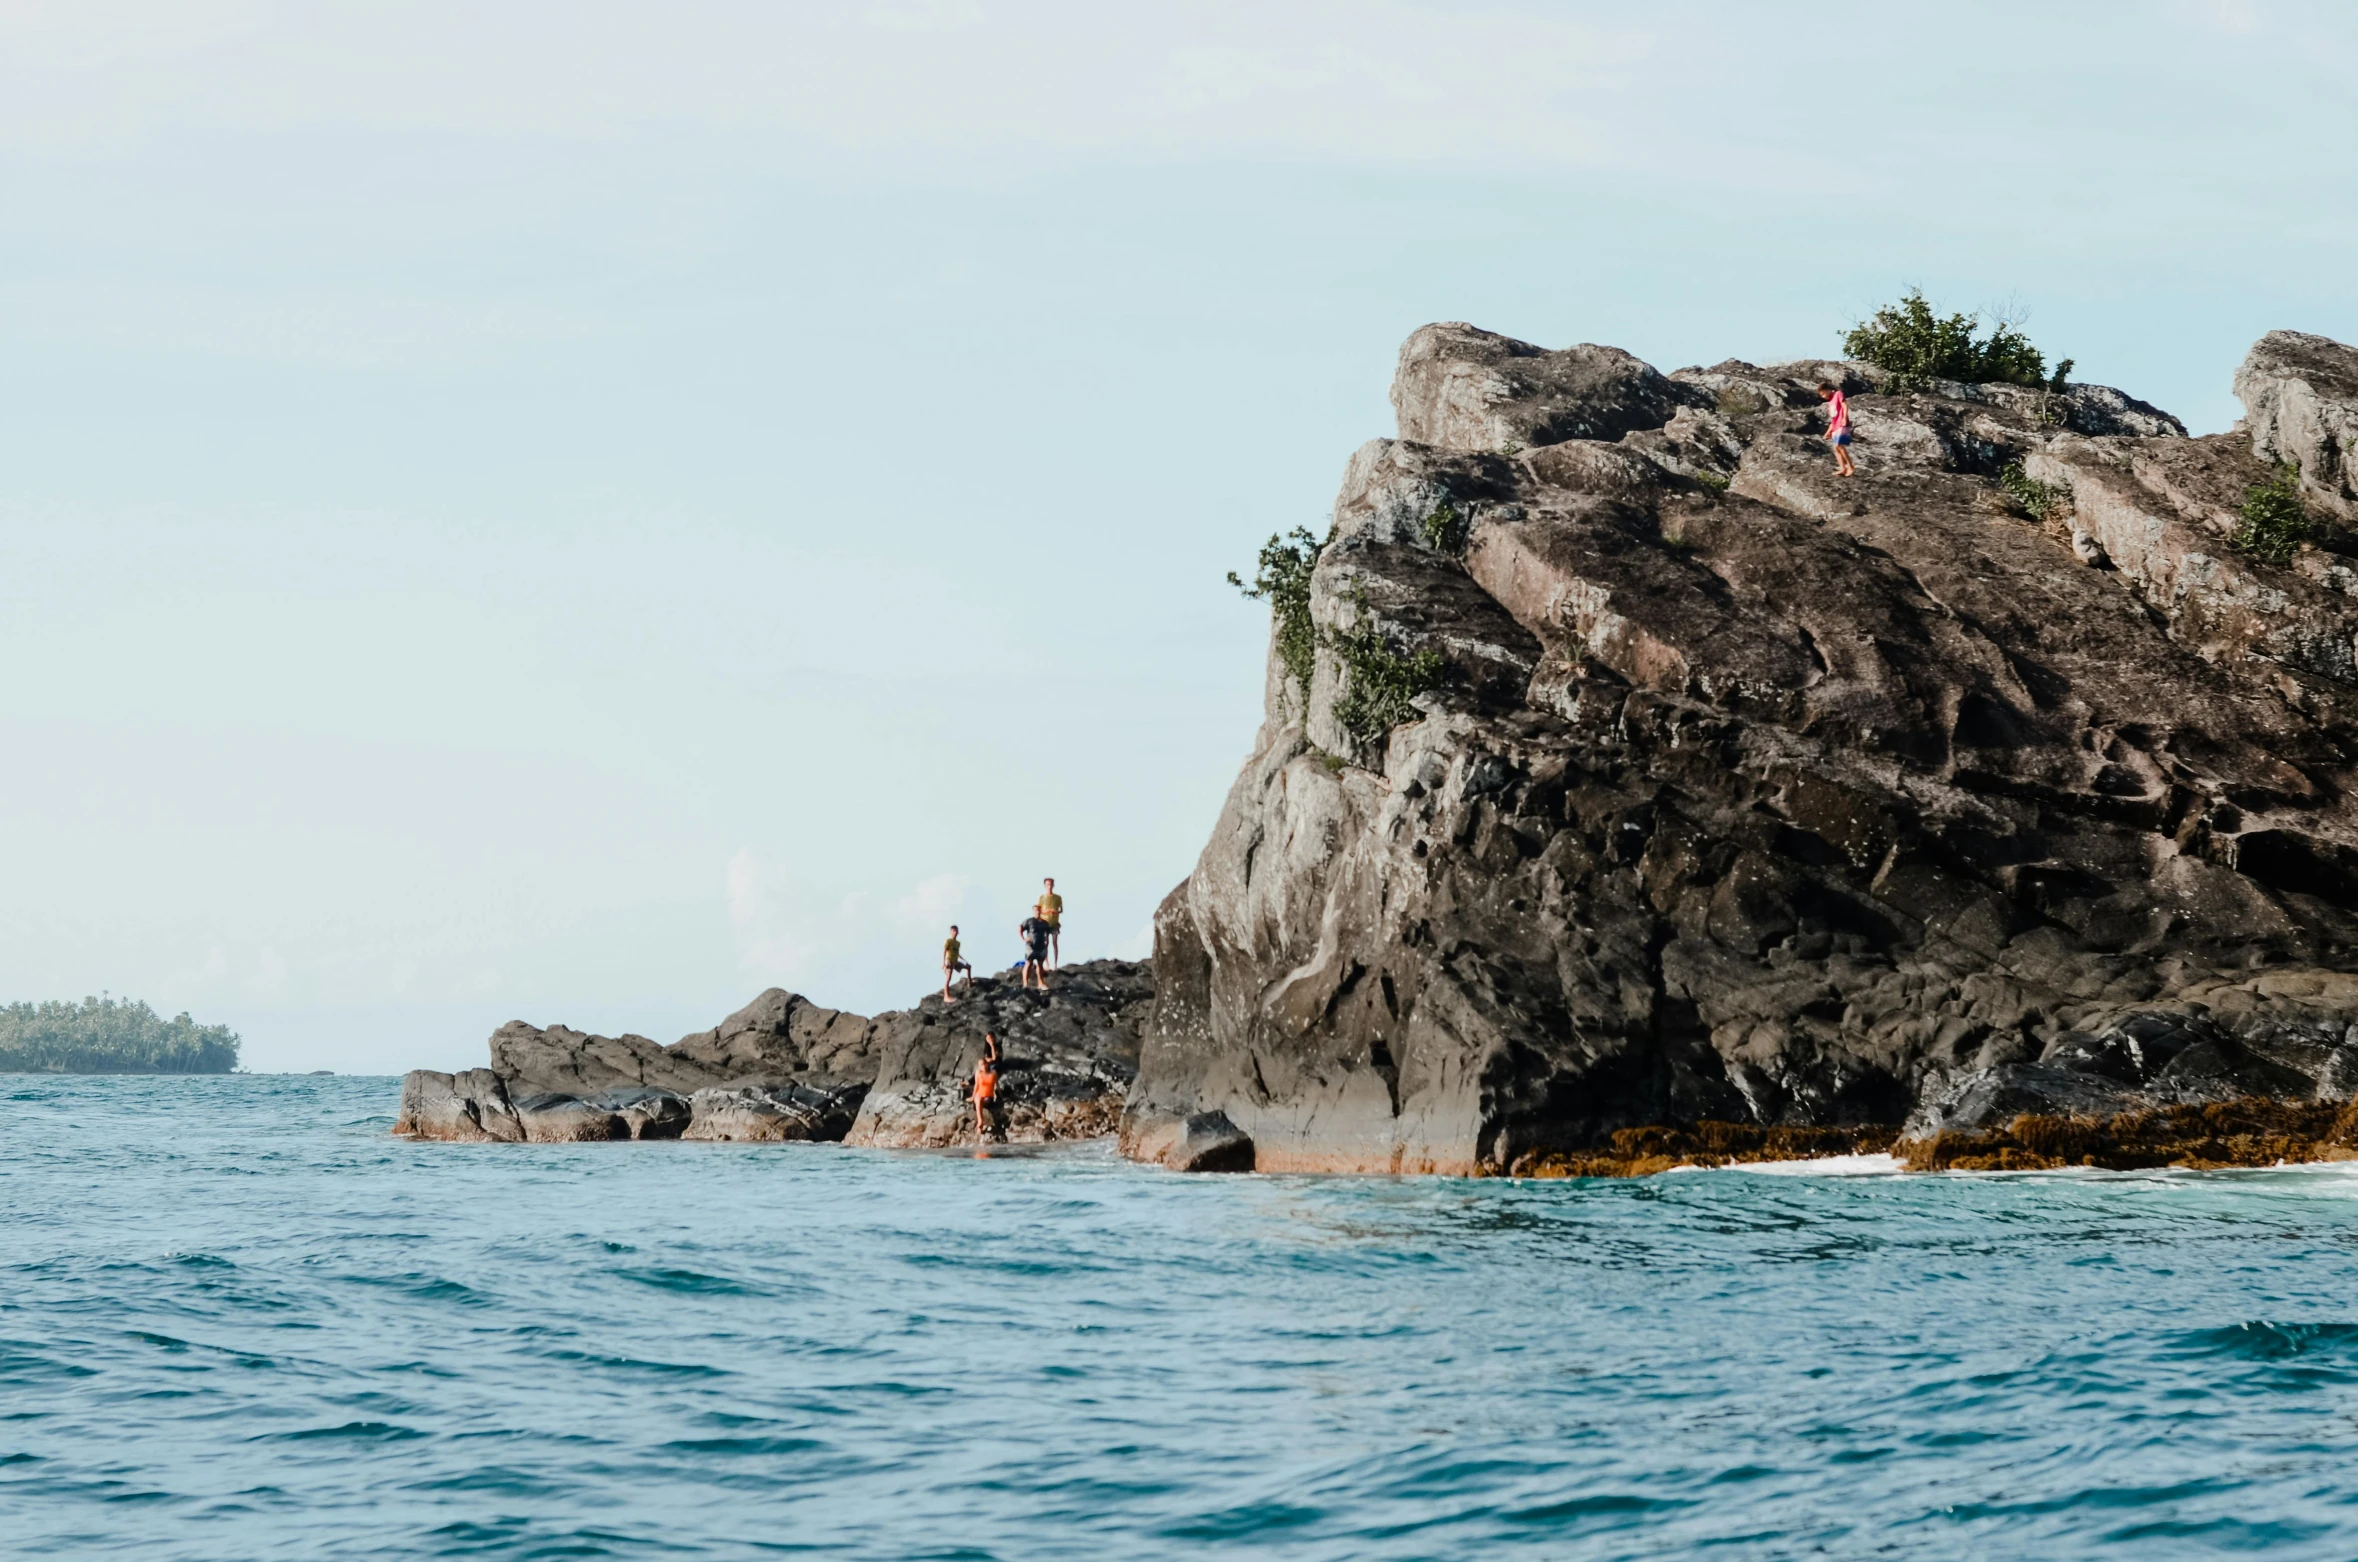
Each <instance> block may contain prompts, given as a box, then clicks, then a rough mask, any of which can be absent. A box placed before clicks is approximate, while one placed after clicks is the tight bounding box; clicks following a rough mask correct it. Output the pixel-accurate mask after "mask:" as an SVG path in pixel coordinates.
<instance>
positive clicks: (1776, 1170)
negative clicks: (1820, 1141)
mask: <svg viewBox="0 0 2358 1562" xmlns="http://www.w3.org/2000/svg"><path fill="white" fill-rule="evenodd" d="M1906 1169H1907V1168H1906V1167H1904V1166H1902V1165H1900V1163H1899V1157H1898V1156H1896V1155H1821V1156H1818V1157H1816V1158H1815V1159H1812V1160H1806V1161H1740V1162H1738V1163H1737V1164H1736V1165H1734V1166H1731V1167H1729V1168H1728V1170H1730V1171H1741V1172H1757V1173H1758V1174H1760V1175H1761V1176H1763V1177H1884V1176H1889V1175H1890V1174H1891V1173H1893V1172H1898V1171H1905V1170H1906Z"/></svg>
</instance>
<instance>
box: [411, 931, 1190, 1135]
mask: <svg viewBox="0 0 2358 1562" xmlns="http://www.w3.org/2000/svg"><path fill="white" fill-rule="evenodd" d="M1153 993H1154V984H1153V978H1152V975H1151V972H1150V970H1149V968H1148V967H1147V966H1146V965H1145V964H1144V963H1142V962H1137V961H1122V960H1097V961H1091V962H1088V963H1086V964H1082V965H1074V966H1068V967H1066V968H1065V969H1064V970H1063V971H1062V972H1060V973H1058V974H1057V975H1056V976H1054V977H1052V978H1051V982H1050V986H1049V989H1048V991H1047V992H1045V993H1042V992H1039V991H1037V990H1034V991H1030V992H1026V991H1024V990H1023V989H1022V988H1021V987H1019V986H1018V985H1017V984H1015V983H1012V982H1009V981H1006V980H1004V979H994V978H988V977H986V978H983V979H981V980H979V981H976V982H975V983H973V984H972V986H971V988H969V989H966V990H965V991H964V994H963V996H962V997H961V998H960V1001H959V1002H957V1003H955V1004H952V1005H950V1006H948V1007H946V1008H945V1007H944V1006H943V1004H942V1002H941V999H940V998H939V997H938V996H935V997H929V998H927V999H925V1000H924V1001H923V1002H922V1003H920V1004H919V1005H918V1006H917V1007H916V1008H914V1009H909V1010H897V1011H892V1012H889V1013H885V1014H880V1015H877V1016H876V1017H874V1018H873V1019H871V1018H868V1017H866V1016H863V1015H857V1014H847V1013H844V1012H842V1011H840V1010H835V1009H825V1008H821V1007H819V1006H818V1005H816V1004H814V1003H811V1002H810V1001H809V1000H807V999H805V998H803V997H801V996H800V995H798V994H795V993H790V992H786V991H783V990H782V989H779V988H774V987H773V988H771V989H770V990H769V991H767V992H765V993H763V994H762V995H761V996H760V997H758V998H756V999H754V1000H753V1002H751V1003H749V1004H747V1005H746V1006H745V1007H744V1008H742V1009H740V1010H738V1011H737V1012H736V1013H735V1014H732V1015H730V1016H729V1017H728V1018H727V1019H726V1020H723V1021H722V1022H721V1023H720V1024H719V1025H717V1026H715V1027H713V1028H712V1029H711V1030H707V1031H698V1032H696V1033H695V1034H694V1035H690V1036H685V1037H682V1038H681V1039H680V1040H679V1041H678V1042H676V1043H674V1044H673V1045H671V1046H669V1047H664V1046H659V1045H657V1044H656V1043H655V1042H652V1041H650V1040H648V1039H647V1038H646V1037H644V1036H633V1035H624V1036H597V1035H590V1034H587V1033H585V1032H582V1031H577V1030H574V1029H572V1028H571V1027H569V1026H565V1025H551V1026H548V1027H546V1028H542V1027H537V1026H532V1025H528V1024H525V1023H524V1022H523V1021H520V1020H518V1021H511V1022H510V1023H508V1024H506V1025H503V1026H501V1027H500V1028H499V1029H498V1030H496V1031H494V1032H493V1033H492V1037H491V1065H492V1066H491V1067H490V1068H487V1069H469V1070H467V1071H466V1072H464V1073H461V1074H455V1075H453V1074H442V1073H437V1072H434V1071H433V1070H429V1069H419V1070H416V1071H413V1072H412V1073H411V1074H410V1075H409V1076H408V1077H407V1078H406V1079H404V1080H403V1082H402V1108H401V1116H400V1118H399V1120H398V1121H397V1123H396V1124H395V1128H394V1131H395V1132H396V1133H401V1134H407V1135H410V1136H413V1137H417V1138H424V1139H458V1140H483V1141H499V1142H505V1143H560V1142H582V1141H592V1140H613V1139H688V1140H699V1141H740V1142H828V1141H837V1140H844V1139H847V1138H848V1139H849V1140H850V1141H851V1142H852V1143H854V1144H866V1145H878V1146H891V1147H912V1148H913V1147H923V1146H940V1145H949V1144H956V1143H962V1142H970V1141H971V1140H972V1139H973V1137H974V1131H973V1125H974V1113H973V1107H972V1105H971V1103H970V1102H969V1100H968V1098H967V1090H968V1082H969V1081H970V1080H971V1079H972V1077H973V1072H974V1063H975V1059H976V1058H977V1057H979V1056H980V1055H981V1051H982V1041H983V1036H984V1034H985V1032H986V1031H995V1032H997V1034H998V1035H999V1037H1000V1041H1001V1045H1002V1048H1003V1051H1004V1055H1005V1060H1006V1061H1005V1072H1004V1073H1003V1075H1002V1078H1001V1088H1000V1100H1001V1102H1002V1105H1003V1109H1004V1111H1003V1122H1004V1128H1005V1135H1006V1137H1007V1138H1009V1139H1012V1140H1017V1141H1023V1142H1031V1143H1039V1142H1044V1141H1048V1140H1057V1139H1086V1138H1095V1137H1099V1136H1102V1135H1107V1134H1111V1133H1113V1132H1114V1131H1115V1128H1116V1127H1117V1125H1118V1124H1119V1121H1120V1118H1121V1113H1122V1108H1123V1106H1124V1104H1125V1103H1126V1101H1127V1099H1128V1093H1129V1087H1130V1081H1131V1079H1132V1077H1133V1076H1134V1075H1135V1074H1136V1072H1137V1065H1138V1039H1139V1031H1140V1028H1141V1026H1142V1025H1143V1023H1144V1019H1145V1015H1146V1011H1147V1009H1148V1007H1149V1005H1150V1004H1151V1002H1152V999H1153Z"/></svg>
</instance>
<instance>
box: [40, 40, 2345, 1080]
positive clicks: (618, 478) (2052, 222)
mask: <svg viewBox="0 0 2358 1562" xmlns="http://www.w3.org/2000/svg"><path fill="white" fill-rule="evenodd" d="M2354 104H2358V7H2353V6H2350V5H2347V4H2341V3H2336V4H2322V3H2320V4H2282V5H2278V4H2267V3H2261V0H2252V3H2242V4H2237V3H2224V0H2220V3H2207V4H2205V3H2168V0H2157V3H2152V4H2115V5H2098V4H2085V5H2072V6H2057V5H2053V4H2042V5H2006V4H1992V5H1974V6H1970V7H1965V6H1957V5H1953V4H1952V5H1941V6H1930V5H1889V4H1885V5H1843V4H1812V5H1793V6H1782V5H1770V4H1760V3H1742V4H1735V3H1729V4H1673V5H1648V6H1638V7H1630V6H1602V5H1599V6H1588V5H1543V4H1508V3H1497V4H1459V5H1423V4H1415V3H1408V0H1355V3H1348V4H1346V3H1343V0H1315V3H1302V4H1285V3H1281V0H1257V3H1244V0H1236V3H1217V4H1167V5H1163V6H1160V7H1157V8H1154V9H1153V10H1152V11H1151V12H1150V13H1149V12H1146V11H1145V10H1144V8H1133V7H1116V6H1106V5H1102V4H1061V3H1033V4H997V3H992V0H965V3H961V0H904V3H895V4H872V5H862V4H857V3H850V0H839V3H833V4H827V5H807V6H806V5H792V4H785V5H781V4H753V3H724V0H670V3H666V4H663V5H654V4H631V5H622V4H592V3H579V0H574V3H564V4H558V3H501V0H468V3H466V4H456V3H450V4H434V3H424V0H402V3H399V4H393V3H347V4H338V5H332V6H320V5H315V4H297V3H271V0H243V3H229V0H171V3H144V0H113V3H108V0H73V3H64V0H59V3H31V4H28V3H23V0H0V566H4V573H0V667H4V668H5V677H4V678H0V746H4V748H5V752H6V755H7V762H6V763H5V765H0V1000H5V999H11V998H18V997H26V998H33V997H50V996H78V995H80V994H82V993H85V992H93V991H97V990H99V989H101V988H107V989H111V990H113V991H115V992H118V993H130V994H136V995H140V996H144V997H147V998H148V999H150V1000H151V1001H153V1002H154V1003H155V1004H157V1006H158V1007H159V1008H163V1009H166V1010H167V1011H170V1010H176V1009H180V1008H184V1007H185V1008H188V1009H191V1010H193V1011H195V1012H196V1014H197V1015H198V1016H199V1017H200V1018H202V1019H206V1020H219V1021H226V1022H228V1023H230V1024H232V1025H235V1026H236V1027H237V1028H238V1029H239V1030H241V1031H242V1032H243V1033H244V1034H245V1036H246V1037H247V1042H248V1047H247V1055H248V1062H249V1066H251V1067H255V1068H312V1067H320V1068H336V1069H376V1070H393V1069H398V1068H402V1067H406V1066H411V1065H417V1064H435V1065H441V1066H445V1067H448V1066H453V1065H459V1064H466V1063H473V1062H477V1061H480V1060H481V1058H482V1056H483V1052H482V1046H483V1038H484V1036H485V1035H486V1034H487V1033H488V1032H489V1030H490V1029H491V1028H492V1027H493V1026H494V1025H496V1024H497V1023H499V1022H500V1021H503V1020H506V1019H509V1018H514V1017H523V1018H528V1019H532V1020H534V1021H536V1022H542V1023H546V1022H548V1021H552V1020H564V1021H567V1022H569V1023H572V1024H574V1025H578V1026H582V1027H585V1028H591V1029H603V1030H615V1029H634V1030H639V1031H642V1032H645V1033H648V1034H652V1035H654V1036H656V1037H657V1038H658V1039H661V1040H666V1041H668V1040H671V1039H674V1038H675V1037H676V1036H678V1035H679V1034H680V1033H682V1032H683V1031H685V1030H687V1029H690V1028H691V1027H701V1026H704V1025H708V1024H710V1023H711V1022H712V1021H714V1020H715V1019H717V1018H719V1017H720V1016H721V1015H722V1014H724V1013H726V1012H727V1011H728V1010H730V1009H732V1008H734V1007H735V1006H737V1005H738V1004H739V1003H741V1002H743V1001H744V1000H745V999H746V998H747V997H749V996H751V995H752V994H753V993H754V992H755V991H757V990H758V989H760V988H761V987H763V986H766V985H769V984H772V983H778V984H782V985H786V986H789V987H795V988H799V989H801V990H803V991H805V992H808V993H810V994H811V995H812V996H814V997H815V998H818V999H819V1000H821V1001H823V1002H830V1003H834V1004H838V1005H841V1006H845V1007H855V1008H863V1009H873V1008H879V1007H884V1006H888V1005H893V1004H899V1003H905V1002H907V1001H909V1000H912V999H914V998H915V997H916V996H917V995H918V994H919V993H921V992H922V991H923V990H924V989H925V988H926V986H927V985H928V982H929V980H930V978H931V975H932V969H931V968H932V965H933V961H934V957H935V949H936V947H937V945H938V940H939V938H940V935H941V928H942V924H944V923H946V922H947V921H949V920H951V919H952V918H953V917H955V918H956V919H958V920H960V921H962V922H963V923H965V924H966V928H967V934H968V938H969V941H970V944H972V945H974V946H976V947H977V948H978V949H979V950H980V952H981V953H983V954H984V955H986V956H989V955H995V954H1011V953H1012V952H1013V948H1014V937H1013V931H1012V925H1013V923H1014V922H1015V920H1016V919H1017V917H1018V916H1019V915H1020V914H1021V911H1022V907H1023V905H1024V904H1025V902H1026V900H1027V899H1028V896H1029V895H1030V893H1031V892H1032V891H1033V890H1035V889H1036V887H1037V881H1038V878H1039V876H1040V875H1041V874H1042V873H1055V874H1056V875H1057V876H1058V877H1059V878H1060V879H1061V880H1062V881H1063V887H1064V888H1065V889H1066V890H1067V891H1068V893H1069V895H1070V897H1071V902H1072V912H1071V918H1072V935H1071V940H1070V943H1069V945H1068V950H1067V952H1068V954H1070V955H1088V954H1096V953H1105V952H1135V951H1137V950H1139V949H1140V948H1141V947H1142V946H1141V935H1142V933H1143V931H1144V929H1145V927H1146V925H1147V920H1148V918H1149V916H1150V915H1151V913H1152V910H1153V907H1154V905H1155V903H1156V902H1157V901H1158V900H1159V899H1160V898H1161V896H1162V895H1163V894H1164V893H1165V892H1166V891H1167V890H1169V889H1170V887H1171V886H1172V885H1173V884H1174V883H1176V882H1177V881H1178V880H1179V879H1180V878H1181V877H1182V876H1183V875H1184V874H1185V873H1186V871H1187V870H1188V868H1189V866H1190V865H1191V863H1192V862H1193V859H1194V856H1195V853H1196V851H1197V850H1198V848H1199V847H1200V846H1201V844H1202V842H1203V840H1204V838H1205V836H1206V834H1207V833H1208V831H1209V829H1210V827H1211V824H1212V821H1213V818H1214V816H1215V814H1216V812H1217V810H1218V807H1219V803H1220V799H1221V796H1222V794H1223V792H1224V791H1225V789H1226V787H1227V785H1228V782H1229V780H1230V779H1231V777H1232V776H1233V774H1234V772H1235V768H1236V765H1237V763H1238V761H1239V760H1240V759H1241V758H1242V756H1243V754H1244V752H1245V750H1246V748H1247V746H1248V744H1249V741H1250V737H1251V733H1252V729H1253V727H1254V725H1255V723H1256V722H1257V720H1258V717H1259V695H1260V663H1261V651H1262V635H1263V627H1264V621H1263V619H1262V617H1261V615H1260V613H1259V612H1258V610H1257V609H1255V608H1253V607H1252V606H1250V605H1248V604H1245V603H1242V602H1240V601H1239V600H1237V598H1236V597H1235V596H1234V594H1233V593H1231V592H1230V591H1229V590H1228V588H1227V587H1226V586H1225V585H1224V584H1223V583H1222V579H1221V577H1222V574H1223V572H1224V571H1226V570H1228V569H1230V568H1233V567H1238V566H1241V565H1245V564H1247V563H1248V562H1249V561H1250V559H1251V556H1252V553H1253V551H1254V548H1255V547H1256V545H1257V544H1258V542H1259V541H1260V539H1262V538H1263V537H1265V536H1267V535H1268V534H1269V533H1270V532H1272V531H1277V530H1281V529H1284V528H1288V527H1291V526H1294V525H1296V524H1303V523H1309V524H1313V525H1315V524H1318V523H1319V521H1320V518H1321V517H1322V515H1323V513H1324V510H1325V507H1326V505H1327V504H1328V502H1329V501H1330V499H1331V497H1332V493H1333V488H1334V484H1335V482H1336V481H1337V479H1338V476H1339V474H1340V472H1341V470H1342V465H1343V461H1344V459H1345V457H1346V456H1347V455H1348V454H1349V453H1350V451H1351V449H1352V448H1353V447H1354V446H1355V445H1356V444H1358V443H1359V442H1360V441H1361V440H1363V439H1366V438H1368V437H1370V436H1373V435H1377V434H1386V433H1389V432H1391V418H1390V410H1389V406H1388V404H1387V402H1386V399H1385V386H1386V381H1387V378H1388V375H1389V372H1390V366H1391V360H1392V355H1393V353H1394V352H1395V350H1396V349H1397V347H1398V345H1399V342H1400V340H1401V338H1402V337H1404V336H1405V335H1406V334H1407V333H1408V332H1409V331H1410V330H1412V329H1414V328H1415V327H1416V326H1417V325H1419V324H1421V323H1423V322H1425V321H1427V320H1433V319H1468V320H1473V321H1476V322H1478V323H1480V324H1483V325H1486V326H1490V327H1493V328H1495V329H1499V330H1503V331H1509V332H1512V333H1514V334H1516V335H1520V336H1524V337H1528V338H1530V339H1532V340H1535V341H1539V342H1542V343H1546V344H1550V345H1559V344H1563V343H1567V342H1572V341H1583V340H1585V341H1602V342H1611V343H1614V344H1617V345H1620V346H1623V347H1626V348H1628V349H1630V350H1631V351H1633V352H1636V353H1638V354H1640V355H1641V356H1643V357H1645V358H1647V359H1649V360H1650V361H1652V362H1654V363H1656V364H1659V365H1661V366H1662V367H1665V368H1672V367H1676V366H1678V365H1680V364H1684V363H1692V362H1698V361H1712V360H1716V359H1718V358H1721V357H1725V356H1728V355H1731V354H1734V355H1740V356H1746V357H1751V358H1755V359H1773V358H1778V357H1792V356H1799V355H1804V354H1812V355H1814V354H1821V353H1826V352H1829V351H1831V350H1832V349H1833V348H1834V345H1835V341H1836V337H1837V334H1838V332H1839V331H1840V329H1841V328H1842V326H1843V325H1844V324H1845V323H1846V322H1847V321H1848V320H1849V319H1851V318H1853V317H1855V316H1856V315H1858V314H1860V313H1862V312H1864V311H1865V310H1866V309H1868V308H1870V307H1871V306H1872V305H1873V304H1875V303H1876V302H1879V301H1881V300H1882V299H1884V298H1887V297H1889V296H1891V295H1893V294H1895V293H1896V292H1897V291H1899V290H1900V289H1901V287H1902V286H1903V285H1905V284H1909V283H1917V284H1921V285H1922V286H1924V287H1925V288H1926V289H1927V290H1928V291H1929V292H1930V293H1931V294H1932V295H1933V296H1934V298H1935V299H1936V300H1937V301H1941V302H1944V303H1950V304H1953V305H1955V306H1958V307H1964V308H1972V307H1976V306H1994V305H2003V304H2006V303H2008V302H2014V303H2017V304H2019V305H2020V306H2022V307H2025V308H2027V309H2028V310H2029V311H2030V315H2031V318H2030V326H2029V329H2030V332H2031V335H2032V336H2033V338H2034V339H2035V340H2036V341H2038V342H2039V343H2041V344H2042V345H2043V346H2046V347H2047V348H2049V350H2050V351H2051V352H2053V353H2058V354H2068V355H2070V356H2072V357H2074V358H2076V359H2077V360H2078V361H2079V366H2080V369H2079V372H2080V376H2081V377H2082V378H2085V379H2092V380H2099V381H2104V382H2107V383H2113V384H2118V385H2121V386H2123V387H2125V388H2127V389H2129V390H2131V391H2133V392H2134V393H2136V394H2139V395H2142V396H2145V397H2148V398H2149V399H2152V400H2155V401H2158V402H2160V403H2161V404H2163V405H2164V406H2167V407H2169V408H2171V409H2172V410H2174V411H2176V412H2178V413H2180V414H2181V415H2182V416H2184V417H2185V418H2187V420H2188V421H2189V422H2190V423H2191V424H2193V425H2194V426H2195V427H2196V428H2197V429H2198V430H2213V429H2218V428H2223V427H2225V426H2226V425H2227V424H2228V423H2229V422H2231V421H2232V419H2233V418H2234V417H2235V415H2236V411H2235V407H2234V403H2233V401H2232V400H2231V398H2230V397H2229V395H2228V391H2227V380H2228V376H2229V374H2230V372H2231V371H2232V370H2233V368H2234V365H2235V362H2236V360H2237V359H2238V358H2239V357H2240V356H2241V354H2242V352H2243V350H2244V348H2245V347H2246V346H2247V345H2249V343H2250V342H2251V340H2252V339H2253V338H2254V337H2255V336H2257V335H2258V334H2259V333H2260V332H2262V331H2264V330H2267V329H2270V328H2272V327H2277V326H2290V327H2295V328H2299V329H2304V330H2311V331H2321V332H2325V333H2327V334H2331V335H2336V336H2339V337H2341V338H2343V339H2345V340H2358V290H2354V289H2353V288H2352V285H2351V278H2352V276H2353V275H2354V274H2358V155H2354V153H2353V149H2354V148H2358V111H2354V109H2353V105H2354Z"/></svg>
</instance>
